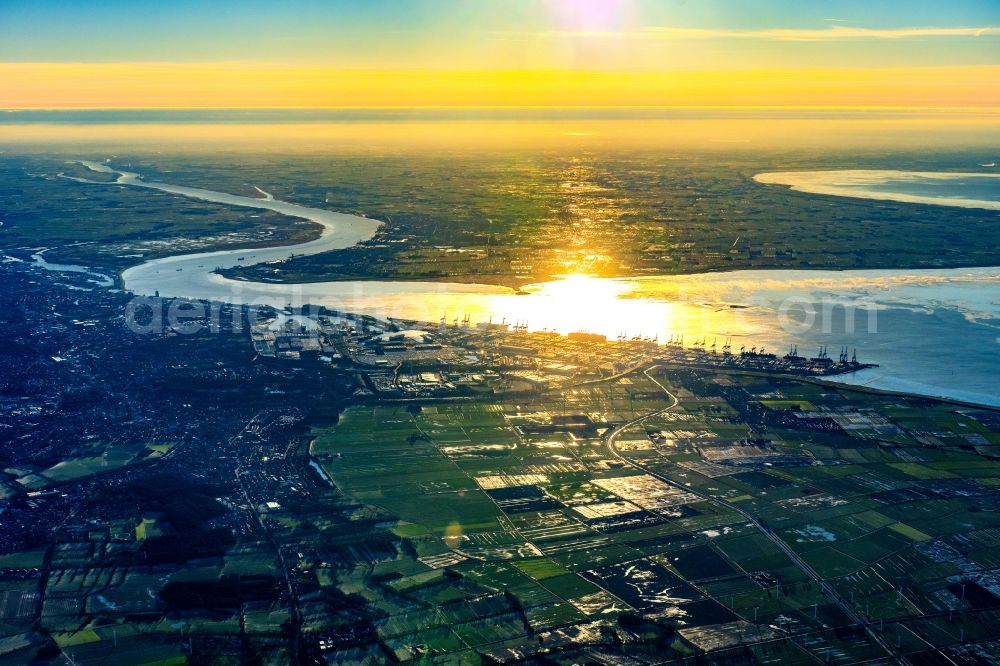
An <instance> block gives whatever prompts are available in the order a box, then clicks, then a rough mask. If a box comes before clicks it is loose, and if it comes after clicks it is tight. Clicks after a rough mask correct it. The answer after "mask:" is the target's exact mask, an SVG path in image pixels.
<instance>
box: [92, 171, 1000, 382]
mask: <svg viewBox="0 0 1000 666" xmlns="http://www.w3.org/2000/svg"><path fill="white" fill-rule="evenodd" d="M90 164H94V163H90ZM90 164H88V166H90ZM95 166H97V167H99V168H100V169H101V170H103V169H108V170H110V168H109V167H106V166H104V165H95ZM118 173H121V172H118ZM82 180H83V181H84V182H87V181H86V179H82ZM90 182H92V183H93V184H107V183H102V182H99V181H90ZM117 184H120V185H136V186H140V187H147V188H151V189H157V190H161V191H165V192H169V193H172V194H176V195H179V196H189V197H192V198H198V199H205V200H210V201H215V202H218V203H224V204H228V205H235V206H244V207H250V208H265V209H269V210H275V211H277V212H279V213H282V214H285V215H289V216H292V217H298V218H304V219H307V220H310V221H313V222H315V223H317V224H319V225H320V226H321V228H322V233H321V235H320V237H319V238H318V239H316V240H313V241H309V242H306V243H300V244H292V245H284V246H276V247H265V248H257V249H255V248H238V249H228V250H218V251H211V252H200V253H193V254H182V255H172V256H166V257H162V258H158V259H153V260H150V261H147V262H144V263H142V264H139V265H137V266H133V267H130V268H127V269H125V270H123V271H121V273H120V276H119V280H120V282H121V283H122V286H123V289H125V290H127V291H133V292H134V293H136V294H143V295H147V296H150V295H153V294H154V293H157V294H159V295H161V296H163V297H181V298H193V299H204V300H216V301H227V300H228V301H229V302H240V303H251V302H262V303H267V304H269V305H272V306H275V307H279V308H284V307H302V306H305V305H307V304H311V305H317V306H325V307H328V308H331V309H336V310H344V311H352V312H358V313H359V314H368V315H373V316H378V317H383V318H385V317H392V318H398V319H409V320H419V321H425V322H435V321H438V320H439V318H441V317H445V316H455V315H460V314H471V315H472V316H473V319H474V320H476V321H486V320H487V318H490V319H492V320H495V321H500V320H501V318H503V319H506V320H508V321H510V322H511V323H514V322H515V321H528V322H530V324H531V326H532V330H551V329H550V328H549V327H550V326H552V325H553V323H556V325H557V326H559V327H560V329H557V330H561V328H566V330H564V331H562V332H564V333H565V332H568V331H572V330H591V331H593V332H600V333H603V334H605V335H607V336H608V337H609V338H613V336H614V335H617V334H618V333H616V330H617V331H618V332H621V328H617V327H618V326H619V323H618V322H622V323H621V326H622V327H624V328H625V330H626V331H627V332H631V333H632V334H635V333H636V332H637V327H641V326H653V327H659V328H658V329H656V330H648V331H646V333H647V334H649V335H650V336H651V337H652V335H653V334H654V333H657V335H658V337H659V339H661V340H666V339H667V337H668V336H670V335H673V334H675V333H678V332H679V333H682V334H687V335H688V339H689V340H697V339H702V338H703V337H704V336H705V334H707V336H708V337H709V338H710V339H711V338H712V336H713V335H722V336H729V337H732V338H733V339H735V340H738V341H745V342H746V343H747V346H748V348H749V345H750V343H759V342H761V341H765V342H767V344H768V347H770V348H772V349H774V348H780V347H781V346H782V345H787V344H789V343H793V342H799V343H801V344H804V345H808V346H814V345H816V344H826V343H827V342H829V344H830V345H831V346H834V345H836V344H838V343H843V342H845V341H847V342H848V344H849V345H851V346H853V345H857V346H858V347H860V348H862V353H864V354H866V357H865V360H869V358H870V356H871V353H869V352H870V350H875V352H876V353H878V354H882V355H880V356H877V357H876V358H874V359H871V360H873V361H874V362H877V363H880V364H881V365H883V368H886V367H892V366H893V365H894V364H895V365H897V367H899V364H900V361H901V360H902V359H905V358H906V357H905V356H903V357H901V356H899V355H898V354H899V353H900V352H896V351H893V352H892V354H888V355H886V354H887V352H886V351H885V349H884V348H885V347H886V345H889V347H891V348H894V347H900V348H904V347H905V346H906V345H907V344H909V343H908V342H907V340H906V336H907V335H909V331H910V330H911V329H913V328H914V326H913V325H912V322H909V320H908V319H907V317H912V315H911V314H907V312H906V311H907V310H909V311H911V312H919V311H921V310H926V309H927V307H928V305H927V303H929V302H931V301H935V302H937V301H940V299H942V298H943V297H949V298H952V297H955V294H956V293H957V294H959V295H961V294H962V293H963V290H966V291H968V289H970V288H971V289H979V290H980V291H981V290H982V289H983V288H986V289H990V288H991V287H992V285H993V284H994V283H995V282H1000V269H998V270H992V269H994V268H996V267H961V268H955V269H939V268H938V269H935V268H926V269H902V270H900V269H861V270H859V269H832V270H828V269H794V268H774V269H764V268H752V269H741V270H736V271H733V270H719V271H708V272H706V271H699V272H692V273H681V274H675V275H648V276H638V277H635V276H628V277H619V278H583V283H582V284H574V279H569V280H566V279H563V280H560V279H559V278H558V277H556V279H555V280H550V281H542V282H538V281H535V282H526V281H525V280H524V279H521V277H520V276H519V278H518V279H517V280H516V281H511V283H513V282H516V283H517V286H516V287H513V286H506V285H505V286H499V285H496V284H484V281H483V280H482V279H469V281H467V282H466V281H464V280H463V279H461V278H460V279H459V280H454V279H449V278H448V277H444V276H442V277H440V278H437V279H432V280H427V279H424V280H397V279H392V280H385V279H379V278H377V277H366V278H365V279H357V278H352V279H347V280H343V279H341V280H337V281H316V282H295V283H293V282H270V281H253V280H240V279H232V278H228V277H225V276H223V275H221V274H219V273H217V272H216V269H217V268H220V267H222V268H231V267H235V266H252V265H255V264H261V263H264V262H270V261H282V260H284V259H286V258H288V257H290V256H292V255H293V254H294V255H296V256H299V255H302V254H317V253H320V252H325V251H329V250H335V249H343V248H345V247H351V246H353V245H354V244H356V243H357V242H360V241H362V240H365V239H367V238H370V237H371V236H372V235H374V234H375V233H376V232H377V230H378V228H379V226H380V224H381V223H380V222H378V221H376V220H371V219H369V218H364V217H361V216H357V215H349V214H344V213H333V212H331V211H325V210H322V209H313V208H308V207H305V206H298V205H296V204H290V203H288V202H284V201H280V200H266V199H260V198H252V199H251V198H248V197H242V196H238V195H231V194H227V193H216V192H212V191H209V190H201V189H198V188H186V187H180V186H172V185H169V184H165V183H156V182H146V181H142V180H141V178H139V176H138V175H137V174H129V173H125V174H123V175H121V176H120V177H119V178H118V180H117ZM848 274H850V275H848ZM465 277H467V278H473V277H474V276H465ZM549 277H553V276H549ZM527 279H529V280H530V278H527ZM576 282H579V280H576ZM969 283H973V284H971V287H970V286H969ZM975 283H979V284H975ZM872 289H876V293H881V294H886V295H887V296H886V298H889V297H890V296H892V297H893V298H897V300H898V301H899V302H896V303H895V305H894V306H893V307H897V308H902V309H901V310H900V311H899V312H895V311H890V312H888V313H887V314H885V315H880V319H882V318H885V320H886V322H887V324H893V322H895V324H894V325H895V327H896V329H897V330H896V331H895V332H892V331H889V332H886V333H883V332H882V331H880V332H879V337H878V338H877V339H876V338H872V337H871V336H868V339H865V338H864V336H863V335H860V336H855V337H856V338H857V341H854V338H847V340H845V339H844V337H843V336H841V337H839V338H830V337H829V336H821V335H818V332H816V331H806V332H805V333H804V334H802V335H800V336H799V337H794V336H790V335H788V331H787V330H785V331H783V330H781V329H780V328H779V327H778V325H777V324H778V322H776V321H775V320H776V319H777V313H778V312H780V310H779V309H778V305H779V304H780V303H781V301H782V299H784V300H785V301H787V300H788V298H793V299H796V298H797V299H798V300H799V301H804V302H819V299H818V297H819V296H823V297H826V296H827V295H829V296H830V297H832V298H835V299H836V300H837V302H838V303H840V304H844V305H845V306H848V307H855V306H857V305H859V304H860V305H861V307H868V306H867V305H866V303H868V304H871V303H872V302H873V301H871V300H870V295H871V290H872ZM920 289H928V290H930V291H927V292H921V291H919V290H920ZM879 290H881V291H879ZM893 290H895V292H898V295H894V291H893ZM977 293H978V292H977ZM519 294H524V295H523V296H520V295H519ZM925 294H926V296H925ZM514 296H517V297H516V298H514ZM866 298H867V299H869V300H867V301H866ZM979 298H980V300H976V299H975V298H973V300H972V301H970V302H971V303H973V305H976V304H978V303H980V302H981V297H979ZM734 307H735V308H737V309H733V308H734ZM879 307H881V306H879ZM591 312H593V313H594V314H592V315H591V314H590V313H591ZM991 312H992V311H991ZM972 314H975V312H973V313H972ZM595 316H596V317H599V322H598V320H597V319H594V317H595ZM993 316H994V315H992V314H990V315H988V317H987V318H988V319H989V318H992V317H993ZM904 320H905V321H906V322H907V323H906V325H904ZM595 323H596V324H597V325H598V326H599V327H600V326H603V327H604V329H607V330H604V329H600V328H598V329H595V328H592V326H593V325H594V324H595ZM966 324H967V325H968V326H969V327H972V328H975V324H974V323H969V322H966ZM892 327H893V326H891V325H890V326H888V328H892ZM970 330H971V329H970ZM972 333H975V334H976V335H978V336H980V337H981V335H982V332H981V331H979V330H978V329H977V330H973V331H972ZM851 335H853V333H852V334H851ZM946 335H947V334H946ZM893 336H895V338H894V337H893ZM895 339H899V340H901V342H895V341H894V340H895ZM911 342H912V341H911ZM890 343H891V344H890ZM977 344H985V343H977ZM869 348H870V349H869ZM866 349H869V351H865V350H866ZM880 349H881V351H879V350H880ZM915 353H916V352H915ZM893 354H896V356H893ZM890 358H892V359H894V360H893V362H891V363H890V362H887V359H890ZM942 362H944V361H942ZM907 363H908V362H907V361H903V365H906V364H907ZM952 367H966V368H971V367H973V366H972V364H970V363H969V359H962V362H961V363H960V364H952ZM925 370H926V371H927V372H928V373H930V375H931V376H933V366H925ZM901 378H902V379H907V380H913V379H914V378H913V377H912V376H909V377H907V376H905V374H904V376H902V377H901ZM897 379H899V378H897ZM918 379H919V378H918ZM892 380H893V378H892V377H889V378H888V379H887V381H892ZM843 385H851V386H853V385H855V384H851V383H850V382H843ZM982 386H986V388H985V389H984V388H983V387H982ZM982 386H979V387H978V388H975V389H974V390H972V391H971V393H970V392H966V395H983V396H986V397H984V400H987V399H990V398H988V396H990V395H992V394H993V393H995V391H991V390H990V389H989V388H988V386H989V384H985V385H982ZM872 388H880V387H878V386H874V387H872ZM955 390H956V391H958V390H959V387H957V386H956V388H955ZM942 391H944V393H942ZM946 391H947V388H946V387H938V386H937V385H935V384H933V383H932V384H929V385H928V393H922V394H923V395H931V394H932V393H933V395H934V396H935V397H937V395H944V396H947V393H946ZM984 391H985V392H984ZM960 400H961V398H960Z"/></svg>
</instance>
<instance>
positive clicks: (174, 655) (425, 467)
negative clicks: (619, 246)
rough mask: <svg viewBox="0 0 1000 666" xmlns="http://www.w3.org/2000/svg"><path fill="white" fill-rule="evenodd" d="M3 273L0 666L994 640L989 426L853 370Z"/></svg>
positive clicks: (910, 648) (695, 654)
mask: <svg viewBox="0 0 1000 666" xmlns="http://www.w3.org/2000/svg"><path fill="white" fill-rule="evenodd" d="M0 272H2V279H3V281H4V284H8V285H11V288H9V289H5V290H4V292H3V293H2V294H0V318H2V319H3V321H2V324H3V325H2V326H0V336H2V338H3V340H2V344H0V357H2V358H0V361H2V363H3V365H4V371H3V372H2V373H0V469H2V473H0V634H2V637H0V664H23V663H37V664H57V663H58V664H65V663H70V664H79V665H83V664H98V663H99V664H154V663H155V664H181V663H193V664H198V663H233V664H237V663H261V664H285V663H301V664H324V663H327V664H349V663H358V664H361V663H364V664H377V663H395V662H399V663H418V662H419V663H439V664H481V663H546V664H553V663H558V664H580V663H595V664H609V665H610V664H616V665H618V664H621V665H626V664H628V665H631V664H661V663H726V664H757V663H761V664H814V663H824V664H852V663H886V664H888V663H901V664H981V663H995V659H996V655H997V654H1000V466H998V464H997V456H998V454H1000V412H998V411H996V410H991V409H988V408H984V407H976V406H972V405H965V404H959V403H949V402H944V401H938V400H932V399H928V398H920V397H915V396H907V395H897V394H888V393H880V392H875V391H869V390H863V389H860V388H854V387H850V386H848V385H845V384H840V383H836V380H837V376H838V375H839V374H841V373H844V372H849V371H853V370H857V369H859V368H863V367H866V366H864V364H863V363H861V362H858V361H857V359H856V358H855V356H854V351H853V350H848V349H845V348H841V349H840V352H839V355H837V354H836V353H835V354H834V355H833V357H831V355H830V354H829V353H827V351H826V349H820V350H816V351H815V352H814V353H810V354H802V355H800V354H799V352H798V350H797V349H796V348H795V347H794V346H793V347H792V348H791V349H789V350H787V352H786V353H781V354H775V353H770V352H768V351H766V350H761V349H760V348H759V347H758V348H755V347H752V346H751V347H750V348H749V349H748V348H747V346H746V345H744V346H743V349H742V350H741V349H740V348H739V347H738V346H736V345H734V343H733V342H732V341H730V340H707V339H706V340H699V341H697V343H696V344H690V343H688V344H684V343H683V342H682V341H680V340H670V341H667V342H668V344H658V341H655V340H643V339H635V340H626V339H622V340H610V341H609V340H605V339H604V338H601V337H599V336H594V335H591V334H588V333H579V334H573V335H568V336H562V335H557V334H554V333H549V332H534V333H531V332H528V331H527V330H524V327H522V326H507V325H505V324H504V323H499V324H484V325H478V326H477V325H472V324H468V323H466V322H451V323H444V322H437V323H433V322H400V321H380V320H376V319H372V318H369V317H363V316H354V315H347V314H344V313H336V312H329V311H321V310H320V311H316V312H310V313H293V312H277V311H271V310H265V309H256V310H254V309H246V308H244V309H240V308H232V307H229V306H221V305H219V306H217V307H218V309H219V311H221V313H222V316H221V317H220V320H221V321H230V322H236V324H237V325H235V326H228V327H227V326H221V327H216V328H214V329H213V327H212V326H211V325H210V324H206V325H205V326H201V327H197V326H196V327H191V326H189V325H186V326H184V327H174V328H171V327H169V326H168V327H163V328H161V329H158V330H153V331H137V330H135V328H136V327H135V326H130V321H129V319H128V316H127V311H128V307H129V299H130V296H129V295H128V294H125V293H121V292H118V291H114V290H108V289H94V288H92V285H90V286H88V285H87V283H86V281H85V279H84V278H83V277H75V276H66V277H65V280H61V281H60V282H55V281H53V280H52V278H51V277H50V276H43V275H40V274H39V273H36V272H33V270H31V269H30V268H27V267H25V266H24V265H22V264H18V263H16V262H3V263H0ZM163 305H164V307H166V306H167V303H166V302H164V304H163ZM188 323H189V324H190V322H188ZM764 342H765V343H766V341H764ZM830 343H831V345H832V346H834V348H835V349H836V341H835V340H831V341H830ZM758 344H760V342H758Z"/></svg>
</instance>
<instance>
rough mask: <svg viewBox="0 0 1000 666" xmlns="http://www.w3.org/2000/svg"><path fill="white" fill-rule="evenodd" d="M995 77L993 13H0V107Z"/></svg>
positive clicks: (402, 98)
mask: <svg viewBox="0 0 1000 666" xmlns="http://www.w3.org/2000/svg"><path fill="white" fill-rule="evenodd" d="M998 71H1000V2H998V1H997V0H951V1H948V2H940V1H936V2H927V1H914V0H909V1H902V0H841V1H837V0H825V1H809V0H497V1H495V2H491V1H489V0H396V1H389V0H365V1H364V2H360V1H350V2H346V1H331V0H326V1H323V2H320V1H318V0H316V1H299V2H291V1H290V2H260V1H257V0H242V1H240V2H235V1H231V0H215V1H213V2H196V1H188V0H181V1H174V2H155V1H154V2H137V1H136V0H130V1H127V2H126V1H119V0H104V1H101V2H97V1H92V2H84V1H81V0H30V1H29V0H0V107H6V108H25V107H101V106H412V105H416V106H442V105H444V106H447V105H459V106H463V105H473V106H475V105H487V106H488V105H557V106H558V105H571V106H573V105H615V104H635V105H675V104H676V105H771V104H773V105H793V106H794V105H799V104H801V105H830V106H837V105H849V106H853V105H860V106H867V105H876V106H980V107H982V106H1000V90H998V89H1000V77H998ZM373 72H377V74H373ZM525 72H530V74H525ZM619 72H628V75H622V76H617V73H619ZM609 75H610V76H609Z"/></svg>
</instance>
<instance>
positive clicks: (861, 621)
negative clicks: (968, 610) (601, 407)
mask: <svg viewBox="0 0 1000 666" xmlns="http://www.w3.org/2000/svg"><path fill="white" fill-rule="evenodd" d="M659 367H662V366H660V365H658V364H654V365H651V366H649V367H647V368H645V369H644V370H643V371H642V374H644V375H645V376H646V377H647V378H648V379H649V380H650V381H651V382H653V383H654V384H656V385H657V386H658V387H659V388H660V390H661V391H663V393H664V394H665V395H666V396H667V397H668V398H669V399H670V404H669V405H667V406H666V407H664V408H662V409H658V410H656V411H654V412H650V413H648V414H644V415H642V416H640V417H637V418H634V419H632V420H631V421H627V422H625V423H623V424H622V425H620V426H618V427H617V428H614V429H613V430H609V431H608V432H606V433H605V434H604V441H605V443H606V444H607V446H608V450H609V451H610V452H611V455H612V456H614V457H615V458H617V459H618V460H619V461H621V462H622V463H624V464H626V465H629V466H631V467H633V468H635V469H638V470H641V471H642V472H645V473H646V474H649V475H650V476H652V477H655V478H657V479H659V480H660V481H662V482H664V483H667V484H669V485H671V486H674V487H675V488H678V489H680V490H683V491H684V492H687V493H691V494H692V495H697V496H698V497H700V498H702V499H703V500H705V501H708V502H712V503H714V504H716V505H717V506H723V507H725V508H727V509H730V510H732V511H735V512H736V513H738V514H740V515H741V516H743V517H744V518H745V519H746V520H747V521H748V522H750V524H751V525H753V526H754V527H756V528H757V529H758V530H760V532H761V533H763V534H764V536H766V537H767V538H768V539H770V540H771V542H772V543H774V545H776V546H777V547H778V548H780V549H781V550H782V552H784V553H785V554H786V555H787V556H788V558H789V559H790V560H791V561H792V562H794V563H795V565H796V566H797V567H798V568H799V569H800V570H801V571H802V573H804V574H805V575H806V577H808V578H809V579H810V580H811V581H813V582H814V583H816V585H818V586H819V588H820V589H821V590H822V591H823V593H824V594H826V596H828V597H829V598H830V599H831V600H833V602H834V603H835V604H837V607H839V608H840V610H841V611H843V613H844V615H846V616H847V617H848V618H849V619H850V620H851V622H853V623H855V624H856V625H858V626H860V627H863V628H864V630H865V633H867V634H868V636H869V638H871V640H872V641H873V642H874V643H875V644H876V645H878V646H879V647H881V648H882V649H883V650H885V651H886V653H888V654H890V655H892V657H893V658H894V659H895V660H896V661H897V662H898V663H900V664H904V665H908V664H909V663H910V662H909V660H907V659H906V657H905V656H903V655H902V654H900V653H899V652H898V650H896V648H895V647H893V646H892V645H890V644H889V643H888V642H887V641H886V640H885V639H884V638H883V637H882V636H881V635H879V634H878V632H876V631H875V628H874V627H873V626H872V624H871V623H870V622H869V621H868V619H867V618H865V617H864V616H863V615H862V614H861V613H859V612H858V611H857V610H856V609H855V608H854V606H852V605H851V604H850V603H849V602H848V601H847V600H846V599H844V598H843V597H842V596H841V595H840V593H838V592H837V591H836V590H835V589H834V588H833V586H831V585H830V584H829V583H827V582H826V581H825V580H823V578H822V577H821V576H820V575H819V574H817V573H816V571H815V569H813V568H812V567H811V566H810V565H809V563H808V562H806V561H805V560H803V559H802V557H801V556H799V554H798V553H796V552H795V550H794V549H793V548H792V547H791V546H789V545H788V544H787V543H785V541H784V540H783V539H782V538H781V537H779V536H778V535H777V534H776V533H775V532H774V531H772V530H771V529H770V528H768V527H767V526H766V525H764V524H763V523H761V522H760V521H759V520H758V519H757V518H756V517H755V516H754V515H753V514H751V513H750V512H749V511H747V510H746V509H744V508H742V507H740V506H737V505H735V504H733V503H731V502H727V501H726V500H723V499H719V498H717V497H713V496H712V495H708V494H706V493H703V492H700V491H698V490H695V489H693V488H690V487H688V486H686V485H684V484H681V483H678V482H676V481H674V480H673V479H671V478H669V477H667V476H664V475H662V474H660V473H658V472H655V471H653V470H651V469H649V468H648V467H647V466H645V465H643V464H641V463H638V462H636V461H634V460H631V459H629V458H628V457H626V456H623V455H622V454H621V452H620V451H618V449H617V448H616V447H615V440H616V439H618V436H619V435H621V433H623V432H624V431H626V430H628V429H629V428H631V427H632V426H634V425H638V424H640V423H642V422H643V421H647V420H648V419H651V418H653V417H656V416H659V415H661V414H664V413H666V412H668V411H670V410H671V409H673V408H674V407H676V406H677V404H678V402H679V401H678V399H677V396H675V395H674V394H673V393H671V392H670V391H669V390H668V389H667V387H666V386H664V385H663V384H661V383H660V382H659V381H657V380H656V379H655V378H654V377H653V376H652V375H651V374H650V371H651V370H655V369H656V368H659Z"/></svg>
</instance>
